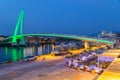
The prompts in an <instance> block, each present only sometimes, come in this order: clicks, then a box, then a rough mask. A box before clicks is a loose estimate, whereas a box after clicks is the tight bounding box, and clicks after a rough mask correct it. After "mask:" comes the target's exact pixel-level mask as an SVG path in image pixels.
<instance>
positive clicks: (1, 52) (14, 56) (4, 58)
mask: <svg viewBox="0 0 120 80" xmlns="http://www.w3.org/2000/svg"><path fill="white" fill-rule="evenodd" d="M51 51H52V44H45V45H41V46H32V47H0V63H6V62H15V61H19V60H22V59H23V58H24V57H26V56H39V55H44V54H49V53H51Z"/></svg>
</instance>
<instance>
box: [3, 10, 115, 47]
mask: <svg viewBox="0 0 120 80" xmlns="http://www.w3.org/2000/svg"><path fill="white" fill-rule="evenodd" d="M23 20H24V10H22V11H21V13H20V16H19V19H18V22H17V24H16V27H15V31H14V35H13V36H10V37H7V38H5V39H4V40H3V41H11V43H13V44H17V40H18V39H20V42H21V43H24V37H27V36H46V37H62V38H67V39H77V40H83V41H88V42H101V43H106V44H110V45H112V44H114V42H112V41H108V40H99V39H94V38H86V37H80V36H71V35H60V34H23V29H22V28H23ZM19 28H20V34H19V35H18V34H17V33H18V29H19Z"/></svg>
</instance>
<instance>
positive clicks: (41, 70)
mask: <svg viewBox="0 0 120 80" xmlns="http://www.w3.org/2000/svg"><path fill="white" fill-rule="evenodd" d="M98 76H99V75H98V74H92V73H90V72H84V71H77V70H75V69H70V68H67V67H65V62H64V58H56V59H53V60H46V61H39V60H37V61H32V62H28V63H16V64H13V65H9V66H6V65H2V66H1V67H0V80H96V79H97V78H98Z"/></svg>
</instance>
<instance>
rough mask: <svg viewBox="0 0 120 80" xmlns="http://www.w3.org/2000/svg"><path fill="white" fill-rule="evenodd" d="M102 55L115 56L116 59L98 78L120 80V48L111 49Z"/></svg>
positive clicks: (101, 79)
mask: <svg viewBox="0 0 120 80" xmlns="http://www.w3.org/2000/svg"><path fill="white" fill-rule="evenodd" d="M102 55H104V56H108V57H114V58H115V59H114V60H113V62H112V63H111V64H110V65H109V66H108V68H107V69H106V70H105V71H104V72H103V73H102V75H100V77H99V78H98V79H97V80H120V58H118V56H119V55H120V50H109V51H107V53H106V54H102Z"/></svg>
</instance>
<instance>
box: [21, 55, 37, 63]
mask: <svg viewBox="0 0 120 80" xmlns="http://www.w3.org/2000/svg"><path fill="white" fill-rule="evenodd" d="M36 59H37V58H36V56H27V57H25V58H24V59H23V61H25V62H26V61H33V60H36Z"/></svg>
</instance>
